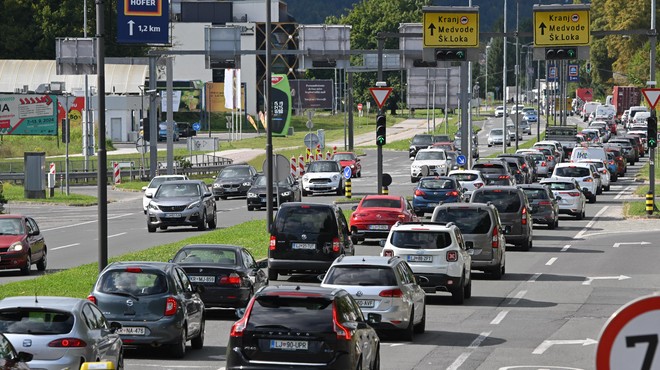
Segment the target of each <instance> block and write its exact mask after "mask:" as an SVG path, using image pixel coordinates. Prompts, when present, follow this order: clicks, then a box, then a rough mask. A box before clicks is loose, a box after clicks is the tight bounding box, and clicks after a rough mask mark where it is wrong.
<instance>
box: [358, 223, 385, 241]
mask: <svg viewBox="0 0 660 370" xmlns="http://www.w3.org/2000/svg"><path fill="white" fill-rule="evenodd" d="M384 226H387V229H373V228H372V227H384ZM391 228H392V225H390V224H385V225H383V224H368V225H367V224H352V225H351V230H352V231H353V233H352V234H351V236H354V237H356V238H357V239H358V240H360V241H362V240H364V239H385V238H387V236H388V235H389V234H390V229H391Z"/></svg>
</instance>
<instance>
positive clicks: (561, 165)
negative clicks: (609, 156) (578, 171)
mask: <svg viewBox="0 0 660 370" xmlns="http://www.w3.org/2000/svg"><path fill="white" fill-rule="evenodd" d="M588 166H589V163H585V162H582V163H580V162H563V163H557V165H556V166H555V168H560V167H588Z"/></svg>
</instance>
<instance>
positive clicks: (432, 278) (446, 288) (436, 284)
mask: <svg viewBox="0 0 660 370" xmlns="http://www.w3.org/2000/svg"><path fill="white" fill-rule="evenodd" d="M414 275H415V279H416V280H417V282H418V283H419V285H420V286H421V287H422V289H424V291H425V292H426V293H435V292H451V291H452V290H453V289H455V288H456V287H458V286H459V285H460V281H461V278H460V277H454V276H449V275H447V274H433V273H430V274H429V273H415V274H414Z"/></svg>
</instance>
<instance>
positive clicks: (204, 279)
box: [188, 276, 215, 283]
mask: <svg viewBox="0 0 660 370" xmlns="http://www.w3.org/2000/svg"><path fill="white" fill-rule="evenodd" d="M188 278H189V279H190V281H191V282H193V283H215V276H188Z"/></svg>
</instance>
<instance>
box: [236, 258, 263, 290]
mask: <svg viewBox="0 0 660 370" xmlns="http://www.w3.org/2000/svg"><path fill="white" fill-rule="evenodd" d="M241 255H242V256H243V264H244V266H245V268H246V269H247V271H248V277H249V279H250V281H251V282H252V289H253V292H256V291H257V290H259V288H261V287H262V286H264V285H268V277H267V276H266V273H265V272H264V270H263V269H261V268H260V267H259V266H258V265H257V262H256V261H255V260H254V257H252V254H250V252H249V251H248V250H245V249H244V250H242V251H241Z"/></svg>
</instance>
